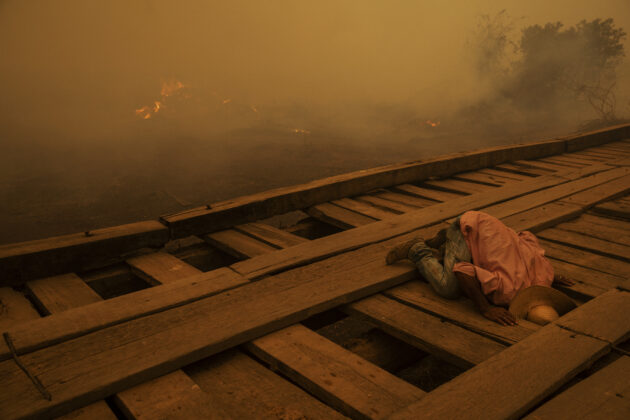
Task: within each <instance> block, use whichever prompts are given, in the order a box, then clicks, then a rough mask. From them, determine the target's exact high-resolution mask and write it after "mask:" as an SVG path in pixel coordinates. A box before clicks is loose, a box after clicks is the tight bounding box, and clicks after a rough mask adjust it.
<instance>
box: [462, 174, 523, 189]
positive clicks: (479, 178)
mask: <svg viewBox="0 0 630 420" xmlns="http://www.w3.org/2000/svg"><path fill="white" fill-rule="evenodd" d="M453 179H458V180H461V181H468V182H477V183H480V184H484V185H489V186H492V187H500V186H502V185H503V184H506V183H510V182H515V181H516V180H514V179H510V178H502V177H499V176H496V175H488V174H484V173H480V172H463V173H459V174H455V175H453Z"/></svg>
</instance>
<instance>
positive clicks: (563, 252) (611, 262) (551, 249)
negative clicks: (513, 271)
mask: <svg viewBox="0 0 630 420" xmlns="http://www.w3.org/2000/svg"><path fill="white" fill-rule="evenodd" d="M539 242H540V245H541V246H542V247H543V249H544V250H545V254H546V255H547V256H549V257H551V258H554V259H556V260H560V261H565V262H568V263H571V264H575V265H579V266H582V267H586V268H591V269H593V270H597V271H601V272H604V273H608V274H612V275H614V276H619V277H627V276H628V269H629V268H630V265H629V264H628V263H626V262H623V261H620V260H618V259H615V258H608V257H604V256H602V255H597V254H593V253H591V252H586V251H582V250H580V249H577V248H572V247H569V246H566V245H562V244H558V243H555V242H551V241H547V240H545V239H543V238H539Z"/></svg>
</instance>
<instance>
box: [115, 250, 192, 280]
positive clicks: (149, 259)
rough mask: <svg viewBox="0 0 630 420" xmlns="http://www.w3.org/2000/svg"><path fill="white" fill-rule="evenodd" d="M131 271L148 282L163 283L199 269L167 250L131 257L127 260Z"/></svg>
mask: <svg viewBox="0 0 630 420" xmlns="http://www.w3.org/2000/svg"><path fill="white" fill-rule="evenodd" d="M127 264H129V265H130V266H131V268H132V269H133V271H134V272H135V273H136V274H137V275H139V276H140V277H142V278H144V279H145V280H146V281H148V282H149V283H151V284H153V285H156V284H164V283H171V282H174V281H177V280H180V279H182V278H184V277H190V276H194V275H197V274H201V271H200V270H198V269H196V268H195V267H193V266H192V265H190V264H186V263H185V262H184V261H182V260H180V259H179V258H177V257H175V256H173V255H171V254H169V253H167V252H154V253H151V254H145V255H141V256H139V257H133V258H130V259H128V260H127Z"/></svg>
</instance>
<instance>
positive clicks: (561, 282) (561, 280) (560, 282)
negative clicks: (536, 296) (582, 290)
mask: <svg viewBox="0 0 630 420" xmlns="http://www.w3.org/2000/svg"><path fill="white" fill-rule="evenodd" d="M553 284H555V285H557V286H573V285H574V284H575V281H573V280H571V279H569V278H566V277H564V276H561V275H559V274H556V275H555V276H554V278H553Z"/></svg>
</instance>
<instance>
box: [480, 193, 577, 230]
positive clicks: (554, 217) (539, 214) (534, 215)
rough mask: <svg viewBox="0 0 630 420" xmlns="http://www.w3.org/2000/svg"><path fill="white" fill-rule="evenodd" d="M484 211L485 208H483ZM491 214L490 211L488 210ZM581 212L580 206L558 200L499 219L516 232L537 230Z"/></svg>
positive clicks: (571, 217)
mask: <svg viewBox="0 0 630 420" xmlns="http://www.w3.org/2000/svg"><path fill="white" fill-rule="evenodd" d="M484 211H485V210H484ZM488 213H489V214H492V212H491V211H488ZM581 213H582V208H580V207H578V206H575V205H572V204H567V203H561V202H558V201H555V202H551V203H549V204H545V205H542V206H540V207H535V208H533V209H530V210H526V211H524V212H521V213H516V214H513V215H511V216H507V217H503V218H502V219H501V221H502V222H503V223H504V224H505V225H506V226H509V227H511V228H512V229H514V230H515V231H517V232H520V231H523V230H529V231H531V232H534V233H535V232H538V231H540V230H543V229H547V228H549V227H551V226H555V225H557V224H558V223H561V222H565V221H567V220H571V219H574V218H576V217H578V216H579V215H580V214H581Z"/></svg>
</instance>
